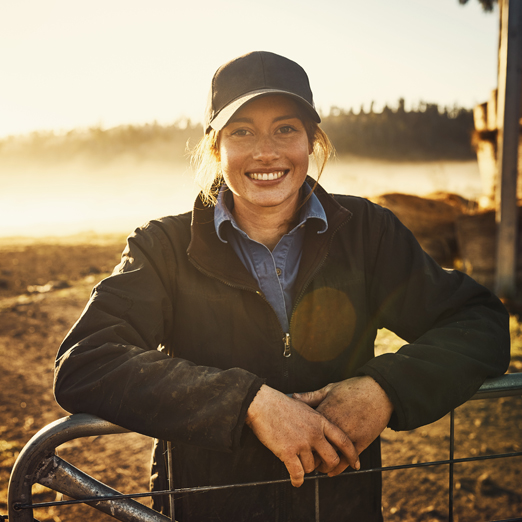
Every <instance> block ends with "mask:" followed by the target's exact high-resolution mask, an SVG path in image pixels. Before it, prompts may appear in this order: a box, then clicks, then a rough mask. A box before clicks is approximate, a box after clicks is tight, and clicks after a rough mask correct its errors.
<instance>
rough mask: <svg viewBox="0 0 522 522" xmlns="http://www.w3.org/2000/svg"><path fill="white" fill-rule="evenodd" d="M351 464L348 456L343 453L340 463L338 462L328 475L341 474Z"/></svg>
mask: <svg viewBox="0 0 522 522" xmlns="http://www.w3.org/2000/svg"><path fill="white" fill-rule="evenodd" d="M349 465H350V464H349V462H348V460H347V459H346V457H345V456H344V455H342V456H341V460H340V462H339V464H337V466H336V467H335V468H334V469H332V471H330V472H329V473H328V476H329V477H335V476H336V475H339V474H341V473H342V472H343V471H344V470H345V469H346V468H347V467H348V466H349Z"/></svg>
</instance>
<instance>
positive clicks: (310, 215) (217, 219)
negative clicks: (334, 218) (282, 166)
mask: <svg viewBox="0 0 522 522" xmlns="http://www.w3.org/2000/svg"><path fill="white" fill-rule="evenodd" d="M303 191H304V196H305V197H306V196H308V194H310V192H312V189H311V188H310V185H308V183H306V182H305V183H304V184H303ZM231 204H233V200H232V193H231V192H230V191H229V189H228V187H227V186H226V185H225V184H224V183H223V185H221V188H220V189H219V195H218V200H217V203H216V207H215V209H214V227H215V229H216V234H217V235H218V237H219V239H220V240H221V241H222V242H223V243H226V242H227V241H226V239H225V238H224V237H223V228H222V225H223V224H224V223H225V222H227V221H229V222H230V223H231V225H232V226H233V227H234V228H235V229H236V230H238V231H240V232H241V233H242V234H244V232H243V231H242V230H241V229H240V228H239V226H238V225H237V223H236V220H235V219H234V216H233V215H232V212H231V211H230V209H229V205H231ZM308 219H319V220H320V221H322V222H323V223H322V226H321V228H320V229H319V230H318V231H317V233H318V234H322V233H324V232H326V231H327V230H328V220H327V219H326V212H325V211H324V208H323V205H321V202H320V201H319V198H318V197H317V196H316V195H315V193H314V192H312V194H311V196H310V197H309V198H308V200H307V201H306V203H305V204H304V206H303V207H302V208H301V212H300V220H299V223H298V224H297V225H296V226H295V227H294V228H293V229H292V230H291V231H290V232H288V233H289V234H292V233H294V232H295V230H297V229H298V228H299V227H300V226H301V225H304V224H305V223H306V221H307V220H308ZM245 235H246V234H245Z"/></svg>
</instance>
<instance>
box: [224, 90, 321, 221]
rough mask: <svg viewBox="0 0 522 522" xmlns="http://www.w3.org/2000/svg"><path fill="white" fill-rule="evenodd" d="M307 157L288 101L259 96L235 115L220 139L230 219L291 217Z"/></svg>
mask: <svg viewBox="0 0 522 522" xmlns="http://www.w3.org/2000/svg"><path fill="white" fill-rule="evenodd" d="M311 152H312V148H311V145H310V143H309V140H308V136H307V133H306V130H305V127H304V125H303V122H302V121H301V119H300V111H299V107H298V105H297V103H296V102H295V101H293V100H292V99H291V98H290V97H288V96H284V95H271V96H264V97H261V98H257V99H255V100H253V101H251V102H249V103H248V104H246V105H244V106H243V107H242V108H241V109H239V110H238V111H237V112H236V113H235V114H234V116H233V117H232V118H231V119H230V121H229V122H228V124H227V125H226V127H225V128H224V129H223V130H222V131H221V132H220V135H219V153H220V158H221V170H222V173H223V177H224V178H225V181H226V184H227V186H228V187H229V189H230V190H231V191H232V193H233V195H234V214H237V213H241V214H242V215H243V216H245V215H250V216H253V215H259V216H261V215H263V214H264V213H265V214H266V213H267V212H268V213H270V214H272V215H273V214H274V213H278V212H280V213H281V216H282V217H283V218H284V216H289V215H293V214H294V212H295V210H296V209H297V207H298V204H299V190H300V188H301V186H302V185H303V182H304V180H305V178H306V174H307V172H308V157H309V154H311Z"/></svg>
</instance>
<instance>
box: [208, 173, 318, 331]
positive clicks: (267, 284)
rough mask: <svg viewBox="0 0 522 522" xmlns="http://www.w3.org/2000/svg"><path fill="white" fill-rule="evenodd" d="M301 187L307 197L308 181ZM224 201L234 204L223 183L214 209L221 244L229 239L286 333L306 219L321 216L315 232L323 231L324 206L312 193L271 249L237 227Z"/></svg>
mask: <svg viewBox="0 0 522 522" xmlns="http://www.w3.org/2000/svg"><path fill="white" fill-rule="evenodd" d="M303 187H304V191H305V196H306V195H308V193H309V192H310V190H311V189H310V187H309V185H308V183H305V184H304V185H303ZM227 204H228V205H233V200H232V197H231V193H230V192H229V191H228V187H227V186H226V185H223V186H222V187H221V190H220V191H219V196H218V201H217V204H216V209H215V211H214V226H215V228H216V233H217V235H218V237H219V239H220V240H221V241H223V243H227V242H230V246H231V247H232V248H233V249H234V252H235V253H236V254H237V255H238V257H239V259H241V261H242V262H243V264H244V265H245V267H246V269H247V270H248V271H249V272H250V273H251V274H252V276H253V277H254V278H255V279H256V281H257V283H258V284H259V288H260V289H261V292H262V293H263V295H264V296H265V298H266V299H267V301H268V302H269V303H270V304H271V305H272V308H273V309H274V310H275V313H276V314H277V318H278V319H279V323H280V324H281V328H282V329H283V332H285V333H287V332H288V331H289V318H290V316H291V314H292V307H293V304H294V298H295V296H294V283H295V280H296V278H297V272H298V271H299V263H300V262H301V255H302V252H303V241H304V235H305V223H306V221H307V220H308V219H320V220H321V221H323V226H322V227H321V229H320V230H319V231H318V234H322V233H324V232H326V230H327V229H328V222H327V220H326V213H325V211H324V209H323V206H322V205H321V202H320V201H319V199H318V198H317V196H316V195H315V194H312V196H311V197H310V198H309V199H308V201H307V202H306V204H305V205H304V206H303V208H302V209H301V212H300V219H299V223H298V224H297V225H296V226H295V227H294V228H293V229H292V230H291V231H290V232H288V234H285V235H284V236H283V237H282V238H281V239H280V240H279V243H277V245H276V247H275V248H274V250H273V251H272V252H270V250H269V249H268V248H267V247H266V246H265V245H263V244H261V243H258V242H257V241H254V240H253V239H251V238H250V237H249V236H248V234H246V233H245V232H243V230H241V229H240V228H239V226H238V225H237V223H236V221H235V219H234V217H233V216H232V213H231V211H230V209H229V207H228V206H227ZM226 221H230V223H231V224H232V227H228V228H226V230H225V228H224V227H223V224H224V223H225V222H226Z"/></svg>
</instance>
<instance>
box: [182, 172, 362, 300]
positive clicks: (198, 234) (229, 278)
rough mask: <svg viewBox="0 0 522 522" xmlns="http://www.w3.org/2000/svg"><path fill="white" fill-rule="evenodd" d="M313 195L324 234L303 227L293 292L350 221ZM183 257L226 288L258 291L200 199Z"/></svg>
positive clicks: (324, 196) (328, 200) (324, 197)
mask: <svg viewBox="0 0 522 522" xmlns="http://www.w3.org/2000/svg"><path fill="white" fill-rule="evenodd" d="M306 182H307V183H308V184H309V185H310V186H312V187H313V186H314V184H315V180H313V179H312V178H310V177H308V178H307V179H306ZM315 194H316V195H317V197H318V198H319V201H320V202H321V204H322V205H323V208H324V210H325V213H326V217H327V220H328V230H327V231H326V232H325V233H324V234H317V232H318V230H319V228H318V227H320V222H317V221H316V220H311V221H310V222H309V223H308V224H307V226H306V232H305V240H304V247H303V255H302V258H301V265H300V267H299V274H298V277H297V281H296V288H300V287H301V285H303V284H304V283H305V282H306V281H308V279H309V278H310V277H311V275H312V274H313V273H314V271H315V270H316V268H317V267H318V266H320V265H321V263H322V262H323V261H324V259H325V258H326V255H327V252H328V247H329V245H330V242H331V239H332V237H333V235H334V234H335V233H336V231H337V230H338V228H339V227H340V226H341V225H342V224H344V223H346V222H347V221H349V220H350V219H351V217H352V213H351V212H350V211H349V210H347V209H345V208H344V207H342V206H341V205H340V204H339V203H337V201H335V199H334V198H333V197H332V196H330V195H329V194H328V193H327V192H326V191H325V190H324V189H323V188H322V187H321V186H320V185H317V187H316V189H315ZM187 255H188V257H189V259H190V260H191V262H192V263H194V264H195V265H196V266H197V267H198V268H199V269H200V270H202V271H203V272H205V273H207V274H208V275H210V276H213V277H216V278H218V279H220V280H222V281H223V282H225V283H226V284H232V285H233V286H239V287H245V288H248V289H251V290H254V291H257V290H258V287H257V283H256V281H255V279H254V278H253V277H252V276H251V275H250V274H249V272H248V270H247V269H246V268H245V267H244V265H243V263H242V262H241V261H240V259H239V258H238V257H237V255H236V254H235V252H234V250H233V249H232V248H231V247H230V245H228V244H226V243H223V242H222V241H220V239H219V237H218V235H217V234H216V230H215V227H214V207H213V206H210V207H209V206H206V205H205V204H204V203H203V201H202V200H201V197H200V196H198V198H197V199H196V202H195V204H194V210H193V212H192V225H191V241H190V244H189V247H188V249H187Z"/></svg>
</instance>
